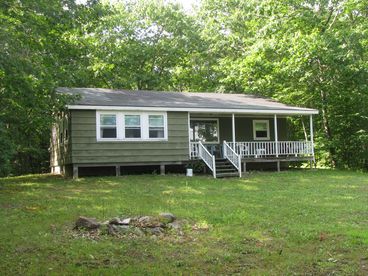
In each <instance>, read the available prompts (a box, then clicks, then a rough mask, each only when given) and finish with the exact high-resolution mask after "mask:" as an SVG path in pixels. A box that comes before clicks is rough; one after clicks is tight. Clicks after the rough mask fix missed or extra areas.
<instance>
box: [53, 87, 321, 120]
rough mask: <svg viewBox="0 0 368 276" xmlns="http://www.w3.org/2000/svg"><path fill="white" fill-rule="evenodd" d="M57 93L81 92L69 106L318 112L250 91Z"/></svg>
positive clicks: (59, 90)
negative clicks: (241, 92)
mask: <svg viewBox="0 0 368 276" xmlns="http://www.w3.org/2000/svg"><path fill="white" fill-rule="evenodd" d="M56 91H57V93H61V94H70V95H80V98H79V99H78V100H76V101H75V102H74V103H73V104H72V105H69V106H68V108H69V109H98V110H161V111H189V112H193V113H200V112H214V113H218V112H221V113H242V114H285V115H288V114H290V115H292V114H318V110H315V109H310V108H302V107H295V106H289V105H286V104H282V103H279V102H277V101H275V100H272V99H268V98H263V97H259V96H254V95H249V94H230V93H194V92H160V91H145V90H138V91H131V90H112V89H104V88H65V87H63V88H57V90H56Z"/></svg>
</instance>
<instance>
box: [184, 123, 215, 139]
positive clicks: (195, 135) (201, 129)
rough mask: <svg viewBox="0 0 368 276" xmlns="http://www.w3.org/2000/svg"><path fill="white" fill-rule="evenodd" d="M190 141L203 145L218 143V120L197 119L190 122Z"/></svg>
mask: <svg viewBox="0 0 368 276" xmlns="http://www.w3.org/2000/svg"><path fill="white" fill-rule="evenodd" d="M190 140H191V141H201V142H203V143H218V142H219V129H218V120H217V119H195V120H191V121H190Z"/></svg>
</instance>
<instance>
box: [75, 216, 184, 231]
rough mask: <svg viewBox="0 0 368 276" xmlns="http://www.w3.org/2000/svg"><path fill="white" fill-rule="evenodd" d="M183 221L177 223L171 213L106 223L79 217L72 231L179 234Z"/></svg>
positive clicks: (120, 219)
mask: <svg viewBox="0 0 368 276" xmlns="http://www.w3.org/2000/svg"><path fill="white" fill-rule="evenodd" d="M183 223H184V222H183V221H179V220H177V219H176V217H175V216H174V215H173V214H171V213H161V214H160V215H159V216H137V217H115V218H112V219H110V220H108V221H106V222H98V221H97V220H96V219H94V218H87V217H79V218H78V219H77V221H76V222H75V227H74V229H77V230H87V231H99V233H101V234H108V235H113V236H119V235H133V236H143V235H156V236H159V235H163V234H166V233H169V232H173V231H174V232H176V233H179V234H181V233H182V227H183Z"/></svg>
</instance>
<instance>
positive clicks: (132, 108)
mask: <svg viewBox="0 0 368 276" xmlns="http://www.w3.org/2000/svg"><path fill="white" fill-rule="evenodd" d="M67 108H68V109H72V110H111V111H121V110H126V111H181V112H183V111H184V112H193V113H205V112H214V113H242V114H278V115H315V114H318V113H319V111H318V110H317V109H307V108H305V109H301V110H297V109H296V110H295V109H294V110H283V109H273V110H270V109H236V108H233V109H232V108H228V109H220V108H191V107H189V108H180V107H169V108H165V107H140V106H101V105H67Z"/></svg>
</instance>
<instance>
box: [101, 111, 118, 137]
mask: <svg viewBox="0 0 368 276" xmlns="http://www.w3.org/2000/svg"><path fill="white" fill-rule="evenodd" d="M100 137H101V138H117V128H116V115H115V114H101V116H100Z"/></svg>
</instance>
